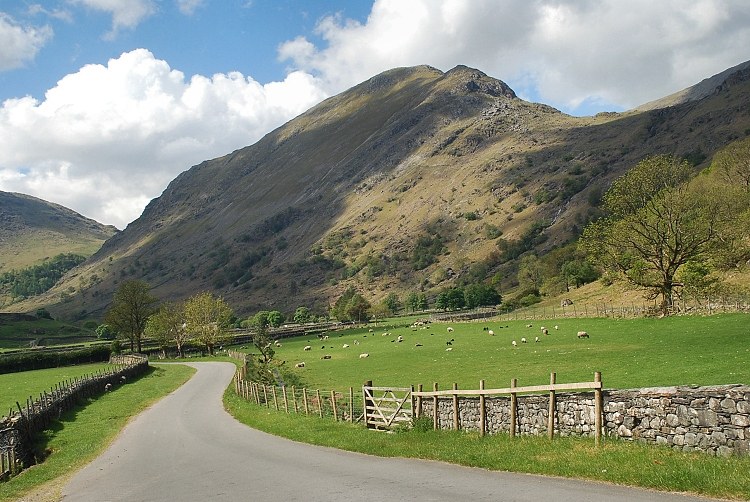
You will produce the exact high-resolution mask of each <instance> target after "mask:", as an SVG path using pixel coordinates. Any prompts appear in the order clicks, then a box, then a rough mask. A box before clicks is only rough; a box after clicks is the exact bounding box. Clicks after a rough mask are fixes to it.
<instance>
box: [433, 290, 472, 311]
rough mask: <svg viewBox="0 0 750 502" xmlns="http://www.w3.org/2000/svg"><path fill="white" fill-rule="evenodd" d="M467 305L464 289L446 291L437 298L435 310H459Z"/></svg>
mask: <svg viewBox="0 0 750 502" xmlns="http://www.w3.org/2000/svg"><path fill="white" fill-rule="evenodd" d="M465 304H466V300H465V299H464V290H463V288H449V289H444V290H443V291H441V292H440V293H439V294H438V295H437V298H435V308H438V309H441V310H458V309H461V308H463V307H464V305H465Z"/></svg>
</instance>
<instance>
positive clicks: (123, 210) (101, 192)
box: [0, 49, 326, 228]
mask: <svg viewBox="0 0 750 502" xmlns="http://www.w3.org/2000/svg"><path fill="white" fill-rule="evenodd" d="M325 97H326V95H325V94H324V93H323V92H322V91H321V90H320V86H319V84H318V82H317V81H316V80H315V79H314V78H313V77H311V76H310V75H308V74H305V73H301V72H294V73H291V74H290V75H288V76H287V77H286V78H285V79H284V80H283V81H281V82H272V83H269V84H266V85H261V84H260V83H258V82H256V81H255V80H253V79H252V78H249V77H245V76H243V75H242V74H240V73H230V74H216V75H213V76H211V77H205V76H201V75H195V76H193V77H192V78H190V79H189V80H188V79H186V78H185V76H184V75H183V74H182V73H181V72H180V71H177V70H174V69H172V68H170V67H169V65H168V64H167V63H166V62H165V61H162V60H159V59H156V58H155V57H154V56H153V54H151V53H150V52H149V51H147V50H144V49H138V50H134V51H132V52H128V53H124V54H122V55H121V56H120V57H119V58H117V59H111V60H110V61H109V62H108V64H107V65H106V66H103V65H87V66H84V67H83V68H81V69H80V70H79V71H78V72H77V73H73V74H70V75H67V76H66V77H64V78H63V79H62V80H60V81H59V82H58V84H57V86H55V87H54V88H53V89H50V90H49V91H47V93H46V95H45V98H44V100H42V101H38V100H35V99H34V98H31V97H26V98H20V99H11V100H6V101H5V102H4V103H3V104H2V107H0V190H4V191H14V192H21V193H27V194H31V195H34V196H37V197H40V198H42V199H45V200H50V201H54V202H57V203H59V204H63V205H65V206H67V207H70V208H71V209H74V210H76V211H78V212H81V213H82V214H85V215H86V216H89V217H91V218H94V219H96V220H98V221H101V222H103V223H111V224H114V225H117V226H118V227H120V228H123V227H124V226H125V225H126V224H127V223H128V222H130V221H132V220H133V219H135V218H136V217H138V216H139V215H140V213H141V211H142V210H143V208H144V207H145V205H146V203H147V202H148V201H149V200H150V199H151V198H153V197H156V196H158V195H159V194H160V193H161V191H162V190H163V189H164V188H165V187H166V185H167V184H168V183H169V182H170V181H171V180H172V179H173V178H174V177H175V176H177V175H178V174H179V173H180V172H181V171H183V170H185V169H186V168H187V167H189V166H191V165H194V164H197V163H199V162H201V161H203V160H205V159H209V158H214V157H217V156H220V155H224V154H226V153H228V152H231V151H232V150H235V149H237V148H241V147H243V146H247V145H249V144H252V143H254V142H255V141H257V140H258V139H260V138H261V137H262V136H263V135H264V134H265V133H266V132H267V131H269V130H271V129H273V128H274V127H277V126H278V125H280V124H282V123H283V122H285V121H287V120H289V119H290V118H292V117H294V116H296V115H298V114H300V113H302V112H303V111H305V110H306V109H307V108H309V107H310V106H312V105H313V104H315V103H317V102H319V101H320V100H321V99H323V98H325Z"/></svg>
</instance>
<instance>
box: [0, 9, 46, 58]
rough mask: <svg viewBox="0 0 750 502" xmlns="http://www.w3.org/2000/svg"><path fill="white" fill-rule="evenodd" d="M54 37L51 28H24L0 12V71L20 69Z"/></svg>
mask: <svg viewBox="0 0 750 502" xmlns="http://www.w3.org/2000/svg"><path fill="white" fill-rule="evenodd" d="M52 35H53V32H52V28H50V27H49V26H41V27H35V26H22V25H20V24H18V23H17V22H16V21H15V20H14V19H13V18H12V17H11V16H9V15H7V14H5V13H3V12H0V71H5V70H11V69H14V68H20V67H21V66H23V65H24V64H26V63H27V62H29V61H32V60H33V59H34V57H35V56H36V54H37V53H38V52H39V50H40V49H41V48H42V47H44V44H46V43H47V41H48V40H49V39H50V38H52Z"/></svg>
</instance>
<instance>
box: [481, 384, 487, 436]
mask: <svg viewBox="0 0 750 502" xmlns="http://www.w3.org/2000/svg"><path fill="white" fill-rule="evenodd" d="M479 390H484V379H482V380H480V381H479ZM486 431H487V407H486V403H485V397H484V393H482V394H479V435H480V436H484V434H485V433H486Z"/></svg>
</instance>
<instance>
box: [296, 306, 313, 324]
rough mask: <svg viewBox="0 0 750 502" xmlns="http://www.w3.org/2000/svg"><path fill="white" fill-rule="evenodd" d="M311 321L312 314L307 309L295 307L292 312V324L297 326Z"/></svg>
mask: <svg viewBox="0 0 750 502" xmlns="http://www.w3.org/2000/svg"><path fill="white" fill-rule="evenodd" d="M312 320H313V314H312V312H310V309H309V308H307V307H297V310H295V311H294V322H295V323H297V324H305V323H308V322H311V321H312Z"/></svg>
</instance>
